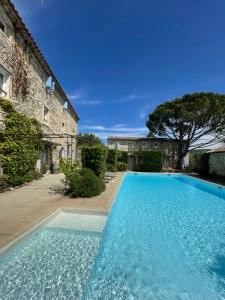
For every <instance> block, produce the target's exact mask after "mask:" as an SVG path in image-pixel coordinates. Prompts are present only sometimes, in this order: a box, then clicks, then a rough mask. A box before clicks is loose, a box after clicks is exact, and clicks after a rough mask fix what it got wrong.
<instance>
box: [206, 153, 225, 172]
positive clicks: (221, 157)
mask: <svg viewBox="0 0 225 300" xmlns="http://www.w3.org/2000/svg"><path fill="white" fill-rule="evenodd" d="M209 174H211V175H217V176H225V152H216V153H210V156H209Z"/></svg>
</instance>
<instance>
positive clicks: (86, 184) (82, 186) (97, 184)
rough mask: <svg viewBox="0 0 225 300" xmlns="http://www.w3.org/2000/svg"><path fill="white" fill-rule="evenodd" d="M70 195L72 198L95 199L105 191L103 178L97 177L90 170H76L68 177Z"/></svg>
mask: <svg viewBox="0 0 225 300" xmlns="http://www.w3.org/2000/svg"><path fill="white" fill-rule="evenodd" d="M68 186H69V189H68V193H69V194H70V196H71V197H73V198H77V197H82V198H84V197H88V198H90V197H94V196H97V195H99V194H100V193H101V192H103V191H104V189H105V184H104V182H103V180H102V178H101V177H98V176H96V175H95V173H94V172H93V171H92V170H90V169H85V168H83V169H80V170H76V171H74V172H73V173H71V174H70V175H69V176H68Z"/></svg>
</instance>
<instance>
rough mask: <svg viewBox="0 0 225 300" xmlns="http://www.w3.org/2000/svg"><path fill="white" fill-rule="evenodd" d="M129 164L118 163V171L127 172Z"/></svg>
mask: <svg viewBox="0 0 225 300" xmlns="http://www.w3.org/2000/svg"><path fill="white" fill-rule="evenodd" d="M127 167H128V164H127V163H125V162H118V163H117V171H126V170H127Z"/></svg>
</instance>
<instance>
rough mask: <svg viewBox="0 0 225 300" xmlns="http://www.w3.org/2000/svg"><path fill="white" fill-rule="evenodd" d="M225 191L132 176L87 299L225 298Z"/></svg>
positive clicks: (185, 180) (180, 179) (183, 179)
mask: <svg viewBox="0 0 225 300" xmlns="http://www.w3.org/2000/svg"><path fill="white" fill-rule="evenodd" d="M224 200H225V190H224V189H220V188H218V187H217V186H214V185H212V184H208V183H206V182H203V181H200V180H196V179H193V178H191V177H188V176H181V175H170V176H167V175H141V174H139V175H134V174H127V175H126V177H125V178H124V181H123V184H122V186H121V188H120V190H119V193H118V195H117V199H116V202H115V203H114V206H113V209H112V212H111V214H110V217H109V220H108V222H107V225H106V227H105V231H104V235H103V239H102V242H101V246H100V249H99V251H98V254H97V257H96V260H95V264H94V267H93V269H92V273H91V275H90V277H89V281H88V283H87V285H86V289H85V297H84V299H140V300H143V299H169V300H173V299H185V300H187V299H194V300H198V299H202V300H203V299H204V300H207V299H209V300H213V299H225V201H224Z"/></svg>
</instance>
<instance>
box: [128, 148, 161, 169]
mask: <svg viewBox="0 0 225 300" xmlns="http://www.w3.org/2000/svg"><path fill="white" fill-rule="evenodd" d="M162 167H163V155H162V152H160V151H142V152H140V153H138V164H137V165H135V166H134V171H140V172H161V171H162Z"/></svg>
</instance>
